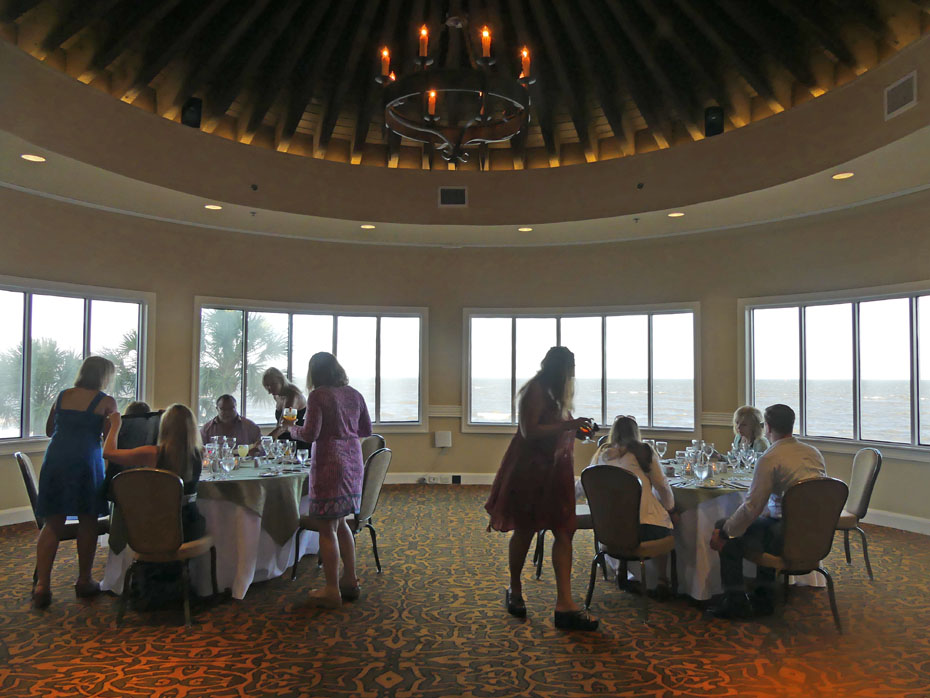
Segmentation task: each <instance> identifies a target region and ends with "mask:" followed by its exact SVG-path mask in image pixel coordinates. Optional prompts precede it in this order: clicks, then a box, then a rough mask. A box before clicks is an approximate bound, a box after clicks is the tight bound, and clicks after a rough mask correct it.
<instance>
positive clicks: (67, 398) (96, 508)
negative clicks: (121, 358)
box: [32, 356, 117, 608]
mask: <svg viewBox="0 0 930 698" xmlns="http://www.w3.org/2000/svg"><path fill="white" fill-rule="evenodd" d="M115 370H116V369H115V367H114V366H113V363H112V362H110V361H108V360H107V359H104V358H102V357H100V356H90V357H88V358H87V359H85V360H84V363H83V364H82V365H81V370H80V371H79V372H78V377H77V380H76V381H75V382H74V387H73V388H68V389H67V390H64V391H62V392H61V394H59V396H58V399H57V400H56V401H55V405H54V406H53V407H52V410H51V412H49V415H48V421H47V422H46V424H45V433H46V434H47V435H48V436H50V437H51V439H52V440H51V441H50V442H49V444H48V448H47V449H46V451H45V460H44V461H43V463H42V470H41V471H40V473H39V497H38V501H37V503H36V514H37V515H38V516H40V517H43V518H44V519H45V525H44V526H43V527H42V531H41V532H40V533H39V541H38V543H37V544H36V573H37V581H36V584H35V586H34V588H33V590H32V603H33V606H35V607H36V608H45V607H47V606H48V605H49V603H51V601H52V592H51V577H52V563H54V562H55V554H56V553H57V552H58V543H59V541H60V540H61V537H62V535H63V534H64V527H65V520H66V519H67V517H69V516H76V517H77V519H78V530H77V550H78V578H77V583H76V584H75V585H74V592H75V594H77V596H78V597H89V596H94V595H95V594H98V593H99V592H100V585H99V584H98V583H97V582H95V581H94V580H93V579H91V576H90V572H91V566H92V565H93V563H94V549H95V548H96V545H97V517H98V516H106V515H107V514H108V513H109V509H108V508H107V502H106V499H105V497H104V491H103V478H104V468H103V451H102V442H101V438H102V436H103V430H104V425H105V420H106V417H107V415H108V414H110V413H111V412H116V411H117V407H116V401H115V400H114V399H113V398H112V397H110V396H109V395H107V394H106V393H104V392H103V389H104V388H106V387H107V386H108V385H109V383H110V381H111V380H112V379H113V374H114V373H115Z"/></svg>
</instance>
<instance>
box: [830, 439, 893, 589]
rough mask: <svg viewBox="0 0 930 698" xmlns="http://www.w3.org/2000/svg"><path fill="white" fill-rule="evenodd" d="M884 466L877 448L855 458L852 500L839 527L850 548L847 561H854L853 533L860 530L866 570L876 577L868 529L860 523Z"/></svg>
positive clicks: (868, 449) (847, 547) (850, 492)
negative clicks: (873, 569) (852, 553)
mask: <svg viewBox="0 0 930 698" xmlns="http://www.w3.org/2000/svg"><path fill="white" fill-rule="evenodd" d="M881 469H882V452H881V451H879V450H878V449H875V448H863V449H860V450H859V452H858V453H856V457H855V458H853V464H852V475H851V476H850V478H849V499H847V500H846V506H844V507H843V511H842V513H841V514H840V520H839V522H838V523H837V524H836V530H837V531H842V532H843V545H844V547H845V548H846V564H847V565H848V564H849V563H850V562H852V560H851V558H850V555H849V532H850V531H858V532H859V536H860V537H861V538H862V555H863V557H865V569H866V571H867V572H868V573H869V579H875V577H873V576H872V565H871V563H870V562H869V544H868V542H867V540H866V536H865V531H863V530H862V529H861V528H860V527H859V522H860V521H861V520H862V519H864V518H865V515H866V514H867V513H868V511H869V500H870V499H872V489H873V488H874V487H875V481H876V480H877V479H878V472H879V471H880V470H881Z"/></svg>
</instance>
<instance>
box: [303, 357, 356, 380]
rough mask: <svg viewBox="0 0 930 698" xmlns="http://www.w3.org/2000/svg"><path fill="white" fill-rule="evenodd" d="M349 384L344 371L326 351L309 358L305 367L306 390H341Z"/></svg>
mask: <svg viewBox="0 0 930 698" xmlns="http://www.w3.org/2000/svg"><path fill="white" fill-rule="evenodd" d="M348 384H349V379H348V378H347V377H346V372H345V369H344V368H343V367H342V366H341V365H340V364H339V362H338V361H337V360H336V357H335V356H333V355H332V354H330V353H329V352H328V351H319V352H317V353H316V354H314V355H313V356H311V357H310V364H309V366H308V367H307V390H313V389H314V388H323V387H329V388H341V387H343V386H344V385H348Z"/></svg>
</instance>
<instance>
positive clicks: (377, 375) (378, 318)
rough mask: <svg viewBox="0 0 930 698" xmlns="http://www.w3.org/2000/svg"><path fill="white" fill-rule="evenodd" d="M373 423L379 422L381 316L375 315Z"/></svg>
mask: <svg viewBox="0 0 930 698" xmlns="http://www.w3.org/2000/svg"><path fill="white" fill-rule="evenodd" d="M375 423H378V424H380V423H381V316H380V315H376V316H375Z"/></svg>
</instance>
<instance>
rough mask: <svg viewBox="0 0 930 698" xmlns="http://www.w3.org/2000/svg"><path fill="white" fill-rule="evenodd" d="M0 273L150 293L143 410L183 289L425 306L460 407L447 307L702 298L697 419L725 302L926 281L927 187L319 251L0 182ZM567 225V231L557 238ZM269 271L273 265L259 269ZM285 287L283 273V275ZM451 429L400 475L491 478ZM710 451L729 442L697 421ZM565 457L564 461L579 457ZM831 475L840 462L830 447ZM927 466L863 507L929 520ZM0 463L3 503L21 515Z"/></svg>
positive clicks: (398, 464)
mask: <svg viewBox="0 0 930 698" xmlns="http://www.w3.org/2000/svg"><path fill="white" fill-rule="evenodd" d="M0 211H2V212H3V214H2V216H0V274H7V275H15V276H22V277H28V278H35V279H42V280H52V281H60V282H71V283H79V284H92V285H100V286H112V287H116V288H125V289H137V290H142V291H150V292H153V293H155V294H156V297H157V301H156V303H157V317H156V337H155V341H156V350H155V356H154V365H152V366H151V369H152V370H153V371H154V374H155V394H154V395H153V396H149V397H150V398H151V399H152V401H153V402H154V404H156V405H165V404H167V403H169V402H173V401H182V402H187V401H189V399H190V395H191V377H192V365H191V364H192V356H193V351H192V337H193V324H194V323H193V306H194V296H196V295H206V296H226V297H240V298H249V299H258V300H264V299H267V300H275V301H297V302H307V303H321V304H329V303H331V304H340V305H408V306H410V305H414V306H424V305H425V306H428V307H429V312H430V329H429V351H430V354H429V388H430V396H429V397H430V403H431V404H434V405H457V404H461V400H462V396H461V380H462V378H461V366H462V308H463V307H467V306H477V307H523V306H526V307H534V306H593V305H622V304H634V303H660V302H674V301H678V302H682V301H695V300H697V301H700V303H701V314H702V324H703V328H702V333H701V339H700V341H701V357H702V358H701V370H702V375H703V386H704V387H703V396H702V410H703V411H704V412H718V413H719V412H730V411H732V410H733V409H734V407H735V406H737V404H739V396H738V371H737V368H736V366H737V353H738V346H739V345H738V342H737V299H738V298H741V297H755V296H765V295H775V294H789V293H803V292H813V291H825V290H831V289H848V288H857V287H868V286H879V285H885V284H894V283H902V282H911V281H920V280H926V279H928V278H930V272H928V269H930V267H928V266H927V260H928V259H930V235H928V234H927V227H928V223H927V220H928V212H930V193H927V192H924V193H920V194H913V195H910V196H908V197H902V198H899V199H895V200H891V201H886V202H883V203H879V204H873V205H871V206H869V207H859V208H855V209H850V210H846V211H843V212H839V213H834V214H830V215H828V216H820V217H817V218H808V219H802V220H795V221H791V222H787V223H779V224H772V225H767V226H757V227H752V228H746V229H740V230H729V231H720V232H714V233H705V234H701V235H699V236H690V237H679V238H666V239H662V240H656V241H648V242H645V241H644V242H632V243H617V244H610V245H600V246H575V247H564V248H560V247H551V248H534V249H529V250H508V249H476V250H468V249H461V250H448V249H436V248H398V247H373V246H353V245H337V244H322V243H311V242H305V241H298V240H292V239H285V238H270V237H258V236H251V235H245V234H233V233H227V232H220V231H212V230H207V229H201V228H192V227H185V226H180V225H170V224H166V223H160V222H155V221H149V220H145V219H139V218H130V217H126V216H121V215H118V214H110V213H104V212H100V211H96V210H93V209H89V208H84V207H79V206H73V205H69V204H65V203H59V202H56V201H53V200H49V199H44V198H39V197H36V196H32V195H27V194H23V193H19V192H16V191H12V190H9V189H0ZM569 230H570V227H566V235H568V234H569ZM269 267H273V268H275V270H276V271H275V272H274V273H269V271H268V269H269ZM295 279H296V280H297V281H295ZM430 429H431V430H433V431H435V430H437V429H451V430H452V431H453V444H454V446H453V448H452V449H450V450H449V451H448V452H445V453H440V452H439V451H438V450H437V449H434V448H432V447H431V445H430V435H429V434H406V435H404V434H394V435H391V436H390V437H389V438H390V442H391V446H392V448H393V449H394V450H395V463H394V466H393V469H394V470H395V471H397V472H429V471H441V472H454V473H491V472H494V471H495V469H496V467H497V464H498V462H499V460H500V457H501V455H502V453H503V451H504V449H505V448H506V444H507V437H505V436H499V435H474V434H462V433H460V424H459V421H458V420H457V419H448V418H432V419H431V420H430ZM705 434H706V435H708V437H709V438H710V439H711V440H714V441H716V442H717V443H718V444H721V443H727V442H728V440H729V439H730V438H731V436H730V434H729V432H728V430H727V429H726V428H723V427H707V428H706V429H705ZM585 448H586V447H579V450H578V458H577V460H578V461H579V465H580V464H581V462H582V461H583V460H584V458H585V457H586V455H587V451H586V450H584V449H585ZM828 463H829V467H830V470H831V472H832V473H833V474H835V475H837V476H839V477H843V478H846V477H848V473H849V463H850V457H849V456H842V455H835V454H829V455H828ZM928 493H930V463H928V462H927V460H926V459H925V460H924V462H919V463H918V462H905V461H895V460H888V461H887V462H886V465H885V467H884V470H883V472H882V476H881V478H880V479H879V482H878V485H877V487H876V491H875V495H874V497H873V500H872V504H873V508H877V509H883V510H888V511H893V512H898V513H902V514H908V515H912V516H922V517H927V516H930V514H928V508H927V505H926V503H925V501H926V495H927V494H928ZM26 503H27V502H26V500H25V493H24V491H23V490H22V487H21V484H20V480H19V474H18V472H17V470H16V468H15V464H14V462H13V459H12V458H11V457H10V456H0V510H3V509H7V508H11V507H17V506H24V505H25V504H26Z"/></svg>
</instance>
